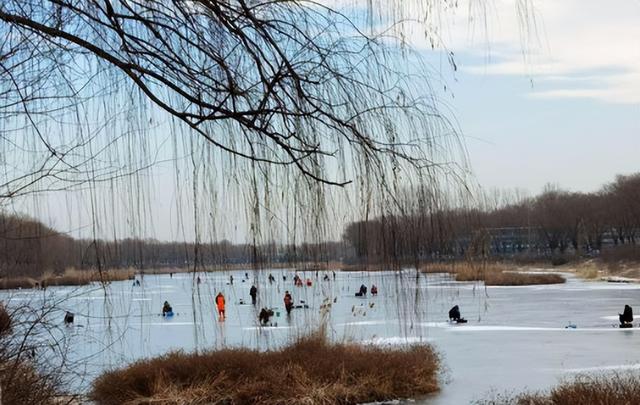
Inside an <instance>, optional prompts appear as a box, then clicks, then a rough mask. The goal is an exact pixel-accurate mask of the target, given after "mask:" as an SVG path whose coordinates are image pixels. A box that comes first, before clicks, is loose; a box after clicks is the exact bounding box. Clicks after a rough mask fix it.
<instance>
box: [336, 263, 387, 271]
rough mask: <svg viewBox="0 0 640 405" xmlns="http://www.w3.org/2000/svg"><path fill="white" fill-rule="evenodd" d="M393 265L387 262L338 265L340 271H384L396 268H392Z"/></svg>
mask: <svg viewBox="0 0 640 405" xmlns="http://www.w3.org/2000/svg"><path fill="white" fill-rule="evenodd" d="M393 267H394V266H393V265H391V264H389V265H386V264H380V263H374V264H344V265H342V266H341V267H340V270H341V271H386V270H398V269H397V268H393Z"/></svg>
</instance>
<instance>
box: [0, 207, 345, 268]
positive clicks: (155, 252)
mask: <svg viewBox="0 0 640 405" xmlns="http://www.w3.org/2000/svg"><path fill="white" fill-rule="evenodd" d="M346 249H347V248H346V246H345V244H344V243H342V242H326V243H319V244H301V245H296V246H293V245H278V244H275V243H271V244H266V245H260V246H254V245H250V244H232V243H231V242H229V241H221V242H218V243H210V244H198V245H197V246H196V244H194V243H184V242H183V243H180V242H159V241H156V240H138V239H123V240H118V241H103V240H97V241H93V240H84V239H81V240H77V239H74V238H71V237H69V236H67V235H64V234H61V233H59V232H57V231H55V230H54V229H51V228H49V227H47V226H45V225H44V224H42V223H41V222H38V221H35V220H33V219H29V218H25V217H20V216H16V215H6V214H0V277H14V276H30V277H39V276H41V275H42V274H44V273H46V272H51V273H61V272H63V271H64V270H66V269H68V268H75V269H96V268H103V269H110V268H129V267H133V268H137V269H141V270H144V269H153V268H163V267H177V268H185V267H194V266H195V265H197V266H199V267H202V268H207V267H212V266H226V265H234V264H254V263H258V264H265V265H266V264H272V263H300V262H314V263H316V262H326V261H330V260H335V259H337V260H340V259H341V258H342V257H343V256H344V255H345V251H346Z"/></svg>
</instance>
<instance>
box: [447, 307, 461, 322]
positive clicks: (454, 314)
mask: <svg viewBox="0 0 640 405" xmlns="http://www.w3.org/2000/svg"><path fill="white" fill-rule="evenodd" d="M460 319H462V318H461V317H460V308H458V306H457V305H456V306H455V307H453V308H451V309H450V310H449V320H450V321H456V322H458V321H459V320H460Z"/></svg>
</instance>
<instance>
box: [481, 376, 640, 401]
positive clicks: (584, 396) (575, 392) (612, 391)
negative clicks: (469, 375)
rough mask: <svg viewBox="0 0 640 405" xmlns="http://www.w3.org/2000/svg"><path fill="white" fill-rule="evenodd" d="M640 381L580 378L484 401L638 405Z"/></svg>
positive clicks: (592, 377) (618, 377)
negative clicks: (541, 389)
mask: <svg viewBox="0 0 640 405" xmlns="http://www.w3.org/2000/svg"><path fill="white" fill-rule="evenodd" d="M639 381H640V380H638V375H637V374H618V373H614V374H611V375H582V376H578V377H577V378H575V379H574V380H573V381H568V382H565V383H563V384H561V385H559V386H557V387H555V388H553V389H552V390H551V391H550V392H548V393H546V392H544V393H542V392H536V393H524V394H520V395H518V396H515V397H509V396H508V395H505V396H500V397H498V398H493V399H490V400H487V401H484V403H485V404H492V405H501V404H505V405H506V404H514V405H583V404H592V405H613V404H629V405H630V404H640V383H639Z"/></svg>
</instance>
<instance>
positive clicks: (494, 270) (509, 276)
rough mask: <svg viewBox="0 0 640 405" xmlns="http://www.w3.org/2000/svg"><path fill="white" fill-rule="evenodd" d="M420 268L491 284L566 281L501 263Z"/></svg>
mask: <svg viewBox="0 0 640 405" xmlns="http://www.w3.org/2000/svg"><path fill="white" fill-rule="evenodd" d="M421 270H422V272H424V273H449V274H453V275H455V279H456V281H484V283H485V285H493V286H498V285H499V286H519V285H537V284H561V283H564V282H565V281H566V280H565V278H564V277H562V276H561V275H559V274H553V273H522V272H518V271H513V270H510V269H509V267H508V266H506V265H504V264H501V263H475V262H452V263H430V264H428V265H425V266H424V267H423V268H422V269H421Z"/></svg>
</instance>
